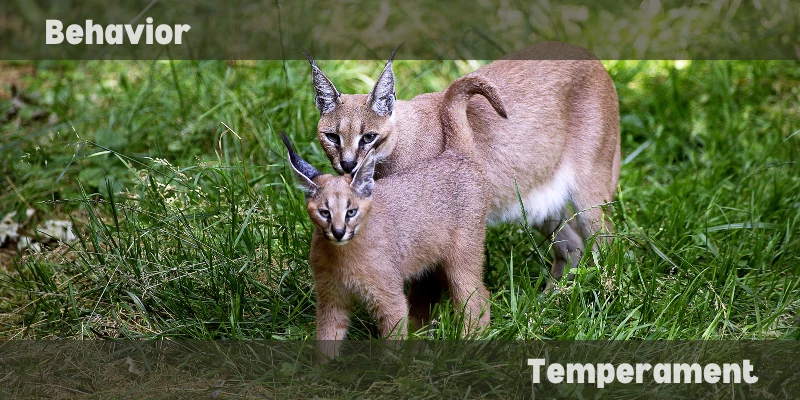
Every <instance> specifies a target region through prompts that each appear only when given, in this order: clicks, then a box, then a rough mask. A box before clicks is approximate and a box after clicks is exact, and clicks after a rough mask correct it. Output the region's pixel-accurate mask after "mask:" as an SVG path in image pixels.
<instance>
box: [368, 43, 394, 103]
mask: <svg viewBox="0 0 800 400" xmlns="http://www.w3.org/2000/svg"><path fill="white" fill-rule="evenodd" d="M395 54H397V49H395V50H394V51H393V52H392V55H391V57H389V61H387V62H386V66H385V67H383V71H382V72H381V76H379V77H378V81H377V82H375V87H374V88H372V91H371V92H370V93H369V96H367V105H368V106H369V108H371V109H372V111H375V113H377V114H378V115H380V116H381V117H388V116H390V115H392V111H394V102H395V100H396V96H395V93H394V72H393V71H392V60H394V55H395Z"/></svg>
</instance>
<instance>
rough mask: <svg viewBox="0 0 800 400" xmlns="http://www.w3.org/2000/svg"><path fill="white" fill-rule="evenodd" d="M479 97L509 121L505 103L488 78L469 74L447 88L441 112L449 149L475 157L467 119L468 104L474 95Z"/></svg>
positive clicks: (443, 130)
mask: <svg viewBox="0 0 800 400" xmlns="http://www.w3.org/2000/svg"><path fill="white" fill-rule="evenodd" d="M476 94H479V95H481V96H483V97H485V98H486V99H487V100H489V104H491V105H492V107H493V108H494V110H495V111H496V112H497V114H499V115H500V116H501V117H503V118H508V115H507V114H506V109H505V106H504V105H503V101H502V100H501V99H500V94H499V93H498V91H497V89H496V88H495V86H494V85H493V84H492V83H491V82H489V81H488V80H487V79H486V78H484V77H482V76H478V75H467V76H464V77H461V78H459V79H457V80H456V81H455V82H453V84H452V85H450V87H449V88H447V91H446V92H445V93H444V99H443V100H442V106H441V108H440V109H439V117H440V119H441V122H442V132H444V135H445V147H446V148H448V149H453V150H455V151H458V152H459V153H462V154H466V155H471V154H472V153H473V150H474V148H475V144H474V141H473V138H472V136H473V135H472V127H471V126H470V124H469V120H468V119H467V105H469V100H470V98H472V96H473V95H476Z"/></svg>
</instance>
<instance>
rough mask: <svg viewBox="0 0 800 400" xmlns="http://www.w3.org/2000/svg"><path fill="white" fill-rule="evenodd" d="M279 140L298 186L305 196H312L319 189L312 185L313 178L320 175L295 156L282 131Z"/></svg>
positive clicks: (314, 184)
mask: <svg viewBox="0 0 800 400" xmlns="http://www.w3.org/2000/svg"><path fill="white" fill-rule="evenodd" d="M281 139H282V140H283V144H284V145H285V146H286V150H287V151H288V152H289V164H290V165H291V166H292V170H293V171H294V174H295V176H296V177H297V181H298V182H297V183H298V185H300V188H301V189H303V191H304V192H306V195H311V194H313V193H314V191H316V190H317V189H318V188H319V186H318V185H317V184H316V183H314V178H316V177H318V176H320V175H322V173H320V172H319V171H317V169H316V168H314V166H312V165H311V164H309V163H308V162H306V160H303V159H302V158H300V156H298V155H297V153H296V152H295V151H294V147H292V143H291V142H290V141H289V138H288V137H286V133H285V132H283V131H281Z"/></svg>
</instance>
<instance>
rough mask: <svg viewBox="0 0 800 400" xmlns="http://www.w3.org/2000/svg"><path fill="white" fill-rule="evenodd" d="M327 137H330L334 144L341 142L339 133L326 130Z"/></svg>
mask: <svg viewBox="0 0 800 400" xmlns="http://www.w3.org/2000/svg"><path fill="white" fill-rule="evenodd" d="M325 137H326V138H328V140H330V141H331V143H334V144H339V143H340V142H341V140H340V139H339V135H337V134H335V133H331V132H326V133H325Z"/></svg>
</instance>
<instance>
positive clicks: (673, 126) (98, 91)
mask: <svg viewBox="0 0 800 400" xmlns="http://www.w3.org/2000/svg"><path fill="white" fill-rule="evenodd" d="M605 65H606V67H607V68H608V69H609V71H610V73H611V74H612V77H613V78H614V80H615V83H616V85H617V90H618V93H619V96H620V106H621V107H620V109H621V119H622V144H623V159H624V165H623V167H622V176H621V181H620V189H619V192H618V196H617V202H616V203H615V204H614V207H613V210H610V212H611V213H612V214H611V216H612V218H613V220H614V223H615V226H616V238H615V240H614V241H613V242H612V244H611V245H610V246H608V247H606V248H603V249H602V251H601V253H600V254H599V255H598V261H599V263H598V265H600V266H601V268H595V267H589V265H590V263H589V259H588V258H589V257H591V255H589V256H587V257H586V259H585V260H583V262H582V264H581V268H579V270H578V271H576V272H577V278H576V280H575V281H574V282H570V283H563V284H562V285H560V286H559V288H558V290H556V291H554V292H552V293H550V292H542V291H541V290H540V289H539V288H540V287H541V286H542V283H543V282H544V280H545V279H546V275H545V274H546V273H545V272H544V271H545V270H546V269H547V266H546V265H543V264H542V262H541V261H540V259H539V257H538V255H537V252H536V251H535V250H536V248H538V249H539V250H541V252H542V253H543V254H544V255H545V257H546V258H547V260H548V262H549V259H550V257H552V255H551V253H550V252H549V251H548V248H547V243H546V241H545V240H544V238H543V237H541V236H540V235H538V234H533V235H528V234H527V233H526V232H525V230H524V229H522V227H520V226H517V225H504V226H500V227H495V228H492V229H490V231H489V236H488V240H487V248H488V251H487V253H488V263H487V265H486V272H485V281H486V284H487V287H488V288H489V290H490V291H491V293H492V296H493V298H492V301H493V308H492V318H493V320H492V325H491V327H490V329H489V330H488V331H487V332H486V333H485V337H487V338H493V339H515V338H518V339H533V338H539V339H633V338H636V339H720V338H727V339H740V338H797V337H798V335H799V334H800V333H798V331H797V329H796V325H797V320H796V319H795V316H796V315H797V312H798V307H800V300H798V299H800V269H799V266H800V167H798V165H797V160H799V159H800V135H797V134H796V135H794V136H792V134H793V133H795V132H796V131H797V130H798V129H800V122H798V116H800V113H798V109H797V105H796V104H797V101H798V96H800V91H798V90H797V88H798V87H800V85H798V84H797V83H798V81H800V67H798V65H797V63H792V62H700V61H693V62H671V61H646V62H635V61H619V62H617V61H610V62H606V63H605ZM321 66H322V68H323V69H324V70H325V72H326V73H327V74H328V75H329V76H330V77H331V78H332V79H333V80H334V83H335V84H336V86H337V88H338V89H339V90H340V91H342V92H361V93H365V92H367V91H368V90H369V89H370V87H371V85H372V83H373V82H374V79H375V77H376V76H377V74H378V73H379V71H380V69H381V67H382V63H381V62H377V61H370V62H355V61H346V62H321ZM476 67H477V64H476V63H467V62H445V63H440V62H432V61H431V62H418V61H398V62H397V63H396V64H395V71H396V74H397V82H398V96H399V97H400V98H403V99H408V98H411V97H413V96H414V95H415V94H418V93H422V92H427V91H434V90H442V89H443V88H445V87H446V85H447V84H448V83H449V82H450V81H451V80H452V79H454V78H455V77H457V76H460V75H462V74H464V73H466V72H469V71H471V70H472V69H474V68H476ZM37 71H38V72H37V75H36V76H30V77H28V78H27V79H26V81H25V84H26V86H27V87H26V91H27V92H28V93H30V94H35V95H37V96H38V102H39V104H38V105H37V106H36V107H40V108H42V109H44V110H47V111H50V112H52V113H55V114H56V115H57V116H58V118H57V119H53V120H51V121H50V122H46V121H30V120H25V119H24V116H21V117H20V118H19V119H17V120H15V121H12V122H10V123H6V124H4V125H0V160H1V162H2V164H0V165H2V174H1V175H3V176H5V177H8V181H7V180H6V179H0V214H3V215H5V213H7V212H10V211H12V210H17V211H24V209H25V208H26V207H27V206H26V204H32V205H33V206H34V207H35V208H36V209H37V210H38V214H37V218H40V219H44V218H50V217H53V216H60V217H66V218H69V217H71V218H73V220H74V221H75V223H76V224H77V227H78V231H79V233H80V238H81V240H80V241H78V242H76V243H73V244H71V247H70V248H63V247H62V248H61V249H59V251H47V252H46V253H45V254H42V255H34V254H18V255H14V256H13V257H12V258H11V259H12V260H13V261H12V262H9V263H8V265H4V270H7V271H8V272H7V273H3V275H2V278H0V279H2V284H1V285H0V332H2V333H1V334H0V335H2V336H3V337H7V338H96V337H101V336H112V337H129V338H154V337H170V338H200V339H221V338H279V339H282V338H287V339H292V338H308V337H313V335H314V332H315V326H314V317H313V315H314V310H315V303H314V302H315V299H314V296H313V292H312V281H311V276H310V272H309V268H308V262H307V255H308V245H309V241H310V237H311V232H312V227H311V224H310V222H309V221H308V219H307V216H306V213H305V210H304V207H303V204H302V196H301V194H300V193H299V192H298V190H297V189H296V188H295V187H294V185H293V183H292V182H291V179H292V177H291V174H290V173H289V171H288V170H287V169H286V166H285V160H284V152H283V150H282V148H281V147H280V143H279V141H278V140H277V136H276V132H277V131H279V130H285V131H287V132H288V133H289V134H290V136H292V138H293V140H294V141H295V142H296V143H297V146H298V147H299V148H301V149H302V153H303V155H304V157H306V158H307V159H309V161H311V162H312V163H313V164H314V165H317V166H319V167H324V168H322V169H323V170H324V171H328V172H331V171H332V170H331V168H330V167H329V166H328V163H327V159H326V158H325V156H324V154H323V153H322V151H321V149H320V147H319V145H318V144H317V143H316V142H315V140H316V139H315V134H314V132H315V122H316V118H317V111H316V109H315V108H314V106H313V91H312V88H311V86H310V76H309V69H308V65H307V63H305V62H301V61H286V62H236V63H224V62H169V61H167V62H87V63H77V62H70V63H41V64H39V65H37ZM4 104H5V103H4ZM227 127H230V128H231V129H232V131H231V130H228V128H227ZM9 182H12V183H13V184H14V186H15V187H16V188H18V191H15V190H13V189H12V187H11V185H10V184H9ZM109 194H111V195H109ZM22 214H24V212H23V213H22ZM4 260H5V259H4ZM440 311H441V312H440V313H439V314H438V315H439V317H438V319H437V322H436V324H434V326H433V328H432V331H431V332H430V333H429V334H430V335H432V336H433V337H436V338H454V337H457V336H458V333H457V332H458V313H454V312H453V306H452V305H450V304H449V303H445V304H442V305H441V307H440ZM375 334H376V332H375V325H374V323H373V321H372V319H371V318H370V317H369V315H368V314H367V313H366V312H365V311H364V310H359V311H358V313H357V315H356V318H355V319H354V321H353V324H352V330H351V336H352V337H354V338H366V337H370V336H374V335H375Z"/></svg>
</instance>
